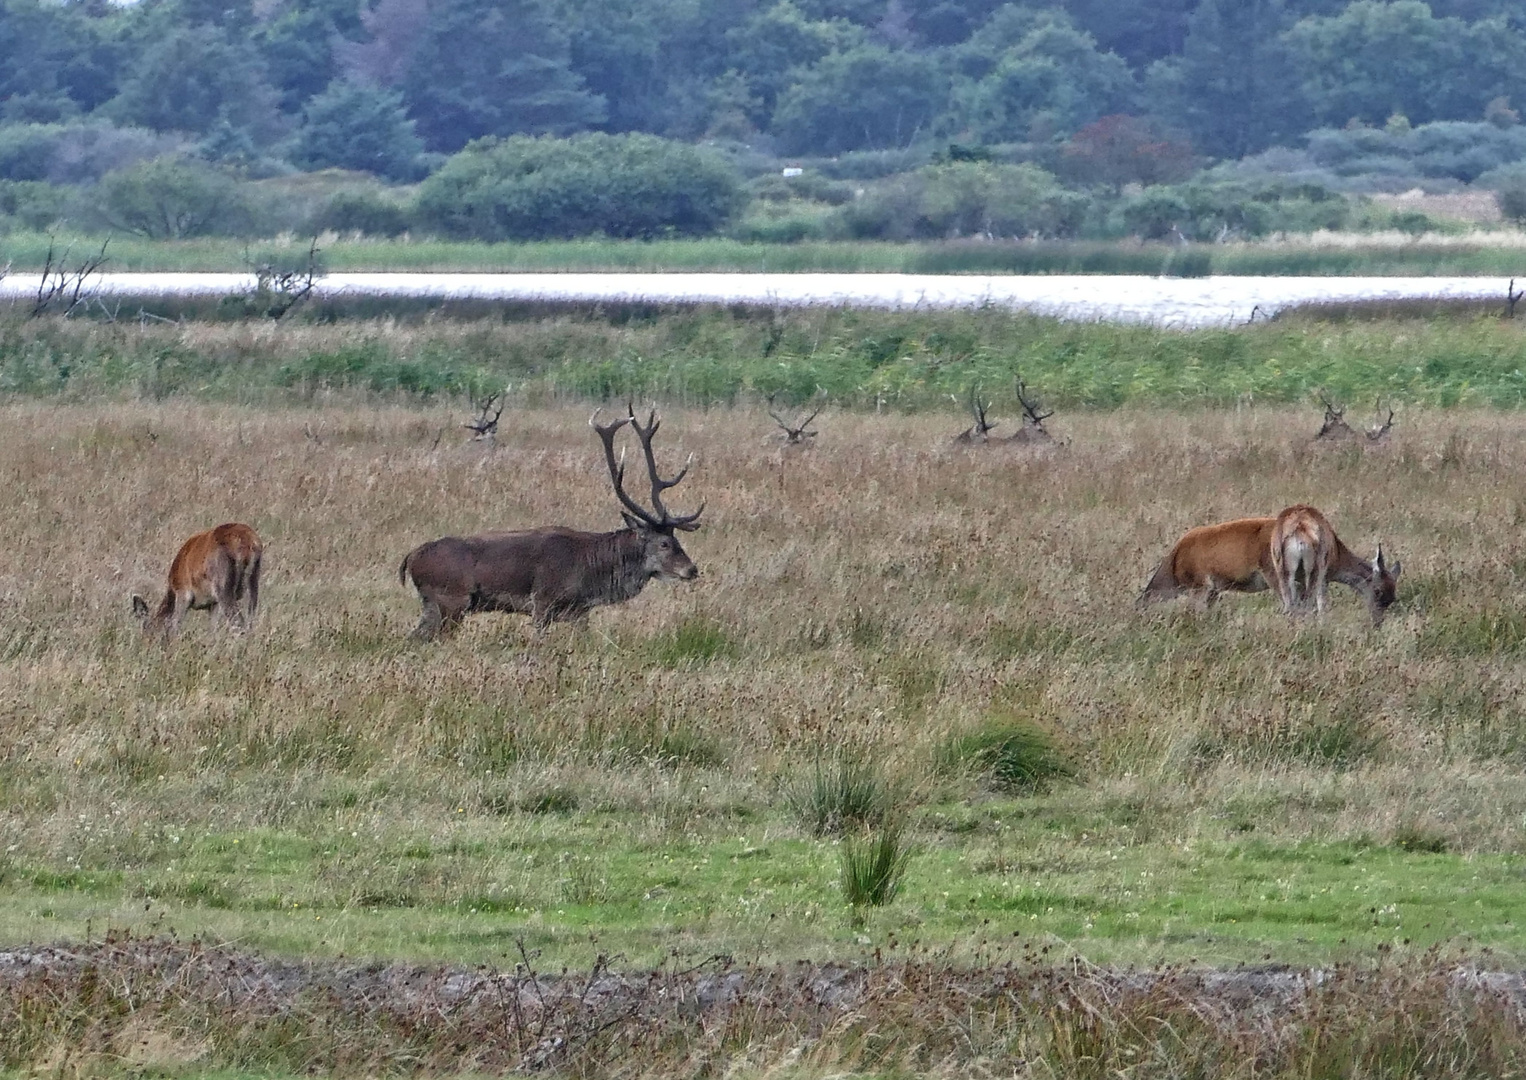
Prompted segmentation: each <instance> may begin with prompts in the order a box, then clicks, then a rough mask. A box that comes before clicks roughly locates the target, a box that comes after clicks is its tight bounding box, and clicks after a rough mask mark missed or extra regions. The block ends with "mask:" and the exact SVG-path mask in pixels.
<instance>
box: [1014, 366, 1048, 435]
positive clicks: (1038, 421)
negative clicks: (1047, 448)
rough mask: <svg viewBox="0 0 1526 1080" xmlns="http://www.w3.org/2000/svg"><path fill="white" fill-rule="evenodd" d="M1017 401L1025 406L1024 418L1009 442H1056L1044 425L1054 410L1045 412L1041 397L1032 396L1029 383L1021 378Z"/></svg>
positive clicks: (1018, 383)
mask: <svg viewBox="0 0 1526 1080" xmlns="http://www.w3.org/2000/svg"><path fill="white" fill-rule="evenodd" d="M1015 382H1016V390H1017V403H1018V404H1019V405H1021V406H1022V407H1023V418H1022V420H1021V421H1020V422H1019V426H1018V429H1017V430H1016V431H1015V432H1013V433H1012V434H1011V435H1010V436H1009V437H1008V438H1007V440H1006V441H1007V442H1009V443H1038V444H1047V443H1052V442H1054V436H1053V435H1051V434H1049V431H1048V430H1047V429H1046V428H1045V427H1044V421H1045V420H1048V419H1049V418H1050V417H1051V416H1053V415H1054V410H1053V409H1050V410H1049V411H1048V412H1044V411H1043V408H1044V406H1043V405H1041V404H1039V399H1038V398H1036V397H1030V396H1029V394H1028V384H1027V383H1025V382H1023V380H1022V379H1021V378H1019V379H1016V380H1015Z"/></svg>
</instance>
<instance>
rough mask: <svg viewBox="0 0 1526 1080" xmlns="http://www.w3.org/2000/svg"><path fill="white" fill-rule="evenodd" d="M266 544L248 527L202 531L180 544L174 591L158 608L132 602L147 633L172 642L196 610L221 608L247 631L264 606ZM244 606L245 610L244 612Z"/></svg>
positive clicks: (171, 578) (140, 600) (172, 581)
mask: <svg viewBox="0 0 1526 1080" xmlns="http://www.w3.org/2000/svg"><path fill="white" fill-rule="evenodd" d="M264 552H265V546H264V545H263V544H261V543H260V538H259V536H258V535H256V534H255V531H254V530H253V529H251V528H250V527H249V526H248V525H240V524H237V523H230V524H227V525H219V526H218V527H217V528H215V529H208V530H207V531H206V532H200V533H197V534H196V535H195V536H193V537H191V538H190V539H189V540H187V541H186V542H185V543H184V544H182V545H181V546H180V551H179V552H178V553H176V555H175V561H174V562H172V563H170V574H169V587H168V589H166V590H165V593H164V599H163V600H161V601H160V602H159V607H158V609H157V610H155V611H153V612H150V611H149V606H148V601H147V600H145V599H143V597H141V596H137V595H134V596H133V598H132V610H133V614H134V615H136V616H137V617H138V619H139V621H140V622H142V623H143V629H144V630H145V631H146V632H149V633H163V634H164V635H165V637H166V638H172V637H174V636H175V634H176V633H178V632H179V630H180V620H181V619H182V618H184V617H185V613H186V612H187V611H189V610H191V609H192V608H194V609H196V610H197V611H206V610H209V609H215V610H216V611H218V612H220V613H221V614H222V617H223V620H224V621H225V622H227V623H228V624H229V625H230V626H237V627H239V628H240V629H244V630H247V629H249V628H250V627H251V626H253V625H254V616H255V612H256V611H258V610H259V606H260V559H261V557H262V556H263V555H264ZM241 602H243V603H244V604H245V605H246V607H245V609H241V608H240V606H239V605H240V603H241Z"/></svg>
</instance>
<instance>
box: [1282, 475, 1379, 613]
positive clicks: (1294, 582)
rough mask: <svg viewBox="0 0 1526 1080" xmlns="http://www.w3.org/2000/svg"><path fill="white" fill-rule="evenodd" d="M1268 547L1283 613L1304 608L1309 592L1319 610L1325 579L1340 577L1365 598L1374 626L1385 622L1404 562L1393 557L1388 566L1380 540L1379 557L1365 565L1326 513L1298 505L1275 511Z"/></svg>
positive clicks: (1326, 585)
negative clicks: (1336, 531)
mask: <svg viewBox="0 0 1526 1080" xmlns="http://www.w3.org/2000/svg"><path fill="white" fill-rule="evenodd" d="M1270 546H1271V561H1272V573H1271V581H1272V584H1273V587H1274V588H1275V589H1276V590H1277V595H1278V597H1280V598H1281V600H1282V609H1283V610H1284V611H1286V612H1288V613H1289V614H1291V613H1292V612H1294V611H1296V610H1298V609H1300V608H1303V607H1306V606H1307V605H1308V602H1309V599H1310V596H1311V595H1312V597H1313V600H1314V609H1315V611H1316V612H1318V613H1320V614H1323V613H1324V610H1325V606H1326V604H1327V603H1328V589H1329V583H1330V582H1331V581H1338V582H1340V583H1341V584H1342V585H1349V586H1351V588H1352V589H1354V590H1356V592H1357V595H1359V596H1361V597H1362V598H1363V599H1364V600H1366V601H1367V612H1368V614H1370V615H1371V616H1372V625H1373V626H1374V627H1377V626H1382V625H1383V617H1384V616H1385V615H1387V614H1388V609H1389V607H1391V606H1392V605H1393V602H1394V600H1395V599H1396V598H1397V586H1398V581H1399V575H1400V574H1401V573H1403V571H1404V565H1403V564H1402V563H1400V562H1397V561H1395V562H1394V564H1393V565H1392V566H1389V565H1388V564H1387V563H1386V562H1385V561H1384V559H1383V545H1382V544H1379V545H1378V557H1377V559H1376V560H1374V561H1373V562H1371V563H1369V562H1368V561H1367V560H1366V559H1363V558H1360V557H1359V556H1357V555H1355V554H1353V553H1352V551H1351V549H1350V548H1348V547H1347V546H1346V545H1345V544H1343V543H1341V538H1340V537H1338V536H1336V535H1335V529H1334V528H1332V527H1331V525H1330V522H1329V521H1328V520H1326V518H1325V515H1324V514H1321V513H1320V512H1319V511H1318V510H1316V509H1315V508H1314V507H1312V506H1302V505H1300V506H1290V507H1288V508H1287V509H1286V510H1284V511H1283V512H1282V513H1280V514H1278V515H1277V519H1276V525H1275V526H1274V527H1273V529H1272V536H1271V544H1270Z"/></svg>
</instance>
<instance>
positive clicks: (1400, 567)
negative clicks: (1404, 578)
mask: <svg viewBox="0 0 1526 1080" xmlns="http://www.w3.org/2000/svg"><path fill="white" fill-rule="evenodd" d="M1402 573H1404V564H1403V563H1402V562H1400V561H1399V560H1398V559H1395V560H1394V564H1393V565H1392V566H1390V567H1389V568H1388V574H1389V576H1390V577H1392V578H1398V576H1399V575H1400V574H1402Z"/></svg>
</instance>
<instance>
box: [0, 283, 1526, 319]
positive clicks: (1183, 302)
mask: <svg viewBox="0 0 1526 1080" xmlns="http://www.w3.org/2000/svg"><path fill="white" fill-rule="evenodd" d="M91 282H92V286H93V287H94V288H96V289H97V291H98V292H100V293H102V294H106V295H110V294H113V293H115V294H129V295H148V294H180V295H190V294H206V293H212V294H219V293H221V294H227V293H233V292H239V291H243V290H247V289H250V288H252V286H253V278H252V276H251V275H248V274H185V273H162V274H104V275H100V277H99V278H98V279H97V278H92V279H91ZM37 283H38V279H37V278H36V277H34V276H32V275H30V274H23V273H13V274H11V275H9V276H8V277H6V278H5V279H3V280H0V295H11V296H28V295H35V293H36V291H37ZM1506 285H1507V279H1505V278H1486V277H1468V278H1440V277H1425V278H1401V277H1338V278H1300V277H1211V278H1156V277H1107V276H1092V275H1076V276H1054V277H1015V276H1010V275H1007V276H999V277H983V276H975V275H936V274H330V275H328V276H327V277H325V278H323V279H322V281H321V283H320V286H319V288H320V290H321V291H322V292H323V293H324V294H329V295H334V294H341V295H342V294H347V293H348V294H355V293H363V294H369V295H376V296H438V297H463V298H464V297H477V298H489V299H500V300H583V301H592V300H611V301H612V300H650V301H689V302H717V303H748V304H766V305H780V306H801V305H811V304H826V305H852V306H857V307H880V308H898V309H914V308H919V307H934V308H950V307H976V306H979V305H982V304H995V305H999V306H1002V307H1009V308H1016V309H1022V310H1027V311H1034V312H1038V313H1041V314H1046V315H1056V316H1059V317H1061V318H1066V319H1079V320H1087V321H1111V322H1131V323H1155V324H1158V325H1162V326H1182V327H1187V326H1211V325H1227V324H1231V323H1243V322H1246V321H1247V320H1249V319H1250V318H1251V316H1252V313H1253V312H1254V311H1256V310H1257V309H1259V313H1260V314H1263V315H1270V314H1274V313H1276V312H1278V311H1280V310H1282V309H1283V308H1285V307H1288V306H1290V305H1294V304H1300V303H1307V302H1309V301H1314V300H1372V299H1409V298H1422V297H1454V298H1468V297H1499V298H1500V299H1501V303H1503V298H1504V295H1505V289H1506Z"/></svg>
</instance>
